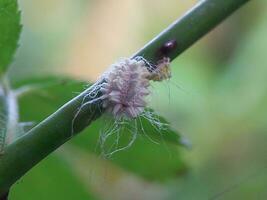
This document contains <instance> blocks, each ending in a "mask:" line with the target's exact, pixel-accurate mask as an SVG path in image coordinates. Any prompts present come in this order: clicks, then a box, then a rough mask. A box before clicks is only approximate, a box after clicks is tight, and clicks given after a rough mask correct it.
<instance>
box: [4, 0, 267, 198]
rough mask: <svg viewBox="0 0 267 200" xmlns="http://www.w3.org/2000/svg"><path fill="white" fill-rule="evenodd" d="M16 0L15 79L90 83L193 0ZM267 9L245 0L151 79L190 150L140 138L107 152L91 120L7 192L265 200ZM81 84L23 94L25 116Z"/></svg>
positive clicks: (155, 101) (155, 103)
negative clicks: (162, 76)
mask: <svg viewBox="0 0 267 200" xmlns="http://www.w3.org/2000/svg"><path fill="white" fill-rule="evenodd" d="M19 3H20V7H21V10H22V23H23V26H24V27H23V32H22V35H21V40H20V47H19V49H18V51H17V54H16V59H15V62H14V63H13V64H12V67H11V69H10V71H9V75H10V77H12V79H13V82H14V83H13V84H14V85H16V84H17V85H19V83H20V82H23V81H26V82H27V80H28V79H30V78H33V77H36V78H37V77H47V76H50V75H64V76H70V77H74V78H76V79H79V80H86V81H94V80H96V78H97V77H98V76H99V75H100V74H101V73H102V72H104V70H105V69H106V68H107V67H108V66H109V65H110V64H111V63H113V62H115V61H116V60H117V59H119V58H121V57H127V56H130V55H131V54H133V53H134V52H135V51H136V50H138V49H139V48H140V47H142V46H143V45H144V44H145V43H146V42H148V41H149V40H150V39H152V37H154V36H155V35H157V34H158V33H159V32H160V31H162V30H163V29H164V28H165V27H166V26H168V25H169V24H170V23H171V22H172V21H174V20H175V19H176V18H177V17H179V16H181V15H182V14H183V13H184V12H186V11H187V10H188V9H189V8H191V7H192V6H193V5H194V4H196V3H197V1H196V0H186V1H185V0H168V1H158V0H146V1H143V0H123V1H118V0H105V1H104V0H99V1H96V0H46V1H34V0H28V1H22V0H21V1H19ZM266 19H267V4H266V1H265V0H254V1H251V2H250V3H248V4H247V5H246V6H245V7H243V8H242V9H241V10H239V11H238V12H236V13H235V14H234V15H233V16H231V17H230V18H229V19H227V21H225V22H224V23H223V24H221V25H220V26H219V27H218V28H216V29H215V30H213V31H212V32H211V33H210V34H208V35H207V36H205V38H203V39H201V41H199V42H198V43H197V44H195V45H194V46H193V47H192V48H190V49H189V50H187V51H186V52H185V53H184V54H182V55H181V56H180V57H178V58H177V59H176V60H175V61H174V62H173V63H172V74H173V78H172V79H171V80H170V81H167V82H165V83H163V84H154V85H153V89H152V91H153V94H152V96H151V98H150V105H151V106H152V107H153V108H154V109H155V110H157V111H158V112H159V113H160V114H161V115H162V116H164V117H166V118H167V119H168V120H169V121H170V122H171V124H172V126H173V127H175V128H176V129H177V130H179V131H180V132H182V133H183V136H185V137H186V138H188V139H189V140H190V141H191V143H192V149H191V150H188V149H185V148H183V147H180V148H177V147H174V146H172V145H166V144H165V143H164V142H163V143H161V144H159V145H157V144H153V143H152V142H151V141H149V140H141V141H138V142H137V144H136V145H135V146H134V147H133V148H131V149H129V150H126V151H124V152H121V153H120V154H119V155H118V156H116V155H114V157H112V158H111V161H110V160H104V159H102V158H100V156H99V154H98V153H95V152H94V148H93V146H94V145H96V142H97V134H98V127H99V126H101V124H100V125H99V124H97V122H96V123H94V124H93V126H92V127H90V130H91V132H94V133H95V134H93V136H92V134H90V131H88V130H87V131H85V133H82V134H81V135H80V136H78V137H77V138H75V139H74V141H71V142H69V143H67V144H66V145H63V147H62V148H60V149H59V150H58V151H56V152H55V153H53V154H52V155H50V156H49V157H48V158H46V159H45V160H44V161H43V162H41V163H39V164H38V165H37V166H36V167H35V168H34V169H33V170H31V171H30V172H29V173H27V174H26V175H25V176H24V177H23V178H22V179H21V180H20V181H18V183H16V185H15V186H14V187H13V188H12V190H11V194H10V199H11V200H33V199H40V200H44V199H51V200H54V199H55V200H60V199H64V200H68V199H85V200H87V199H104V200H106V199H109V200H113V199H114V200H120V199H129V200H135V199H136V200H137V199H146V200H147V199H148V200H149V199H153V200H157V199H158V200H176V199H182V200H191V199H198V200H199V199H200V200H202V199H203V200H204V199H233V200H234V199H235V200H236V199H242V200H243V199H266V198H267V190H266V183H267V173H266V172H267V163H266V158H265V156H266V155H267V148H266V147H267V123H266V121H267V84H266V81H267V56H266V53H267V38H266V35H267V21H266ZM63 87H64V90H63V91H62V88H63ZM82 89H83V88H82V87H80V86H79V85H75V84H73V85H72V84H71V85H67V86H66V85H64V86H62V87H60V88H57V89H54V91H53V94H55V98H50V100H47V99H45V98H44V96H45V94H43V95H32V96H28V97H27V98H26V97H25V98H24V99H22V100H21V102H20V103H21V108H20V112H21V118H22V121H33V122H38V121H40V120H42V119H44V118H45V117H46V116H48V115H49V114H51V113H52V112H53V111H55V110H56V109H57V108H58V107H59V106H60V105H62V103H63V102H66V101H67V100H68V99H70V98H71V97H74V96H75V94H77V93H78V92H80V91H82ZM48 99H49V98H48ZM99 123H101V122H99ZM87 132H88V133H87ZM177 149H178V150H177ZM113 161H114V162H113Z"/></svg>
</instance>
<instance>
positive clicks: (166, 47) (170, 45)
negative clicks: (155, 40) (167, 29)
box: [159, 40, 177, 57]
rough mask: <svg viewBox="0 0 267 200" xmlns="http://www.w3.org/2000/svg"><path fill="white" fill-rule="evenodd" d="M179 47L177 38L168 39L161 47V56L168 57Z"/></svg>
mask: <svg viewBox="0 0 267 200" xmlns="http://www.w3.org/2000/svg"><path fill="white" fill-rule="evenodd" d="M176 47H177V42H176V40H168V41H167V42H165V43H164V44H163V45H162V47H161V48H160V49H159V56H160V57H168V55H169V54H170V53H171V52H172V51H173V50H174V49H175V48H176Z"/></svg>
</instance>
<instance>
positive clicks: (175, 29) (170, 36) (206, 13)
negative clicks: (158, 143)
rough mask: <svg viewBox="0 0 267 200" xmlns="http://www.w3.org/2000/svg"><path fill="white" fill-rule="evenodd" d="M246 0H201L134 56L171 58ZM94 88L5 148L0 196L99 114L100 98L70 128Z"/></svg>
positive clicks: (153, 61)
mask: <svg viewBox="0 0 267 200" xmlns="http://www.w3.org/2000/svg"><path fill="white" fill-rule="evenodd" d="M248 1H249V0H202V1H200V2H199V3H198V4H197V5H196V6H195V7H194V8H192V9H191V10H190V11H189V12H187V13H186V14H185V15H184V16H183V17H182V18H181V19H179V20H177V21H175V22H174V23H173V24H172V25H171V26H170V27H168V28H167V29H166V30H164V31H163V32H162V33H161V34H159V35H158V36H157V37H156V38H154V39H153V40H152V41H151V42H149V43H148V44H147V45H146V46H144V47H143V48H142V49H141V50H140V51H138V52H137V53H136V54H135V55H134V57H135V56H143V57H144V58H145V59H147V60H149V61H150V62H152V63H156V62H157V61H158V60H159V59H160V58H162V57H164V56H168V57H170V58H171V59H174V58H175V57H177V56H178V55H179V54H181V53H182V52H183V51H184V50H186V49H187V48H189V47H190V46H191V45H192V44H193V43H195V42H196V41H197V40H198V39H199V38H201V37H202V36H203V35H205V34H206V33H208V32H209V31H210V30H211V29H212V28H214V27H215V26H216V25H218V24H219V23H220V22H221V21H223V20H224V19H225V18H226V17H228V16H229V15H230V14H232V13H233V12H234V11H235V10H237V9H238V8H239V7H240V6H242V5H243V4H245V3H246V2H248ZM96 84H99V83H96ZM93 89H94V86H92V87H90V88H88V89H87V90H86V91H84V92H83V93H81V94H80V95H78V96H77V97H75V98H74V99H72V100H71V101H69V102H68V103H66V104H65V105H64V106H62V107H61V108H60V109H59V110H58V111H56V112H55V113H53V114H52V115H51V116H49V117H48V118H47V119H45V120H44V121H42V122H41V123H40V124H39V125H37V126H36V127H35V128H33V129H31V130H30V131H29V132H28V133H27V134H26V135H25V136H23V137H21V138H20V139H18V140H17V141H16V142H15V143H13V144H11V145H9V146H8V147H7V148H6V150H5V154H4V155H3V156H2V157H0V195H1V194H4V193H5V191H7V190H8V188H9V187H10V186H11V185H12V184H14V183H15V182H16V181H17V180H18V179H19V178H20V177H22V176H23V175H24V174H25V173H26V172H27V171H28V170H30V169H31V168H32V167H33V166H34V165H35V164H37V163H38V162H40V161H41V160H42V159H43V158H45V157H46V156H47V155H49V154H50V153H51V152H53V151H54V150H55V149H56V148H58V147H59V146H61V145H62V144H63V143H65V142H66V141H68V140H69V139H70V138H71V137H72V136H73V135H74V134H76V133H78V132H80V131H82V130H83V129H84V128H85V127H86V126H88V125H89V124H90V123H91V122H92V121H93V120H95V119H96V118H97V117H99V116H100V115H101V110H100V109H99V107H100V106H99V104H100V103H101V102H100V101H96V102H95V103H93V104H88V105H87V106H85V107H83V109H82V110H81V112H80V113H79V115H78V116H77V119H76V120H75V121H76V123H75V127H74V131H72V130H73V127H72V120H73V118H74V117H75V115H76V113H77V110H78V109H79V108H80V106H81V103H82V102H83V101H84V100H86V101H91V100H93V99H92V98H90V97H88V95H87V94H88V93H89V92H90V91H92V90H93Z"/></svg>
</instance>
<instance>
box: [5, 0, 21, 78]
mask: <svg viewBox="0 0 267 200" xmlns="http://www.w3.org/2000/svg"><path fill="white" fill-rule="evenodd" d="M20 31H21V25H20V12H19V10H18V3H17V1H16V0H0V75H1V74H3V73H4V72H5V71H6V69H7V67H8V65H9V64H10V62H11V61H12V58H13V56H14V53H15V50H16V48H17V46H18V40H19V35H20Z"/></svg>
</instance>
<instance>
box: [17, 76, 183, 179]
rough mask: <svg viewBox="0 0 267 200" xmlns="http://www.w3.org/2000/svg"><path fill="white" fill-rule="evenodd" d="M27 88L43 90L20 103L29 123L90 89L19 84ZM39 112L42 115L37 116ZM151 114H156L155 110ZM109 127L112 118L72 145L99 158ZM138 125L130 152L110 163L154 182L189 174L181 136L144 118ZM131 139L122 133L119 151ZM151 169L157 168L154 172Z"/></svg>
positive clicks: (63, 83)
mask: <svg viewBox="0 0 267 200" xmlns="http://www.w3.org/2000/svg"><path fill="white" fill-rule="evenodd" d="M25 84H26V85H39V87H40V88H39V89H38V88H36V87H35V88H36V89H34V90H33V91H32V93H29V94H28V95H24V96H22V98H20V100H19V104H20V112H21V113H20V114H21V119H22V120H23V121H25V122H27V121H32V122H36V123H38V122H39V121H41V120H43V119H44V118H45V117H47V116H49V115H50V114H51V113H52V112H54V111H55V110H56V109H58V107H59V106H61V105H63V104H64V103H65V102H66V101H68V100H69V99H71V98H72V97H73V96H75V93H79V92H81V91H82V90H83V89H84V87H85V86H86V83H84V82H79V81H71V80H69V79H64V78H63V79H56V78H47V79H42V80H29V81H25V82H24V83H20V84H17V86H18V85H25ZM42 85H43V86H44V87H42ZM37 110H38V112H36V111H37ZM148 111H149V112H150V113H151V112H153V111H152V110H148ZM154 118H155V119H157V122H160V123H162V124H166V123H167V122H166V120H165V119H164V118H162V117H160V116H156V115H154ZM108 123H111V124H112V123H113V122H112V120H111V119H110V118H109V117H102V118H100V119H98V120H96V121H95V122H94V123H93V124H92V125H91V126H90V127H89V128H87V129H86V130H84V131H83V133H82V134H79V135H78V136H76V138H74V140H73V141H71V143H72V144H74V145H76V146H78V147H80V148H82V149H84V150H86V151H89V152H95V153H96V154H98V155H99V154H101V153H103V149H102V148H99V146H98V144H99V134H100V132H101V130H102V131H107V129H103V124H108ZM136 124H137V134H138V135H137V139H136V141H135V142H134V143H133V145H132V146H131V147H130V148H127V149H125V150H122V151H119V152H117V153H115V154H113V155H112V156H111V158H110V159H111V160H112V161H113V162H114V163H116V164H118V165H119V166H121V167H122V168H124V169H126V170H129V171H131V172H133V173H136V174H138V175H140V176H142V177H144V178H147V179H150V180H166V179H168V178H171V177H174V176H175V175H176V174H179V173H182V172H183V171H184V170H185V164H184V163H183V161H182V159H181V156H180V151H179V148H178V147H177V145H181V144H182V141H181V139H182V138H181V137H180V135H179V134H178V133H177V132H176V131H174V130H172V129H171V127H169V126H165V125H164V127H163V128H156V124H151V122H150V120H147V119H146V118H140V121H139V120H137V123H136ZM128 126H135V123H134V122H131V123H130V124H129V125H128ZM128 128H129V127H128ZM131 138H132V135H131V132H130V131H128V130H127V129H122V130H121V137H120V144H119V146H118V147H117V148H119V147H123V146H127V145H128V144H129V142H130V141H131ZM115 140H116V134H114V135H113V137H111V138H110V139H108V140H107V143H106V144H105V147H107V148H108V147H109V146H110V145H112V144H113V143H114V141H115ZM96 147H98V148H96ZM113 150H116V148H115V149H113ZM159 161H160V162H159ZM151 166H153V168H152V169H151Z"/></svg>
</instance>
